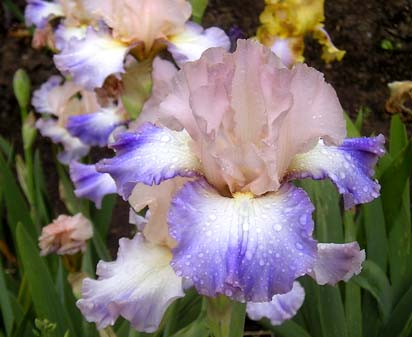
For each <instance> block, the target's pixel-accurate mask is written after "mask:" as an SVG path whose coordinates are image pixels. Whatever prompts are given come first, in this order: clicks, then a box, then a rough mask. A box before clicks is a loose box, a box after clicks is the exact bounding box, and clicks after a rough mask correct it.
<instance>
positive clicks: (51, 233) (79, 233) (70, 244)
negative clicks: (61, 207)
mask: <svg viewBox="0 0 412 337" xmlns="http://www.w3.org/2000/svg"><path fill="white" fill-rule="evenodd" d="M92 236H93V227H92V225H91V223H90V221H89V220H88V219H87V218H85V217H84V216H83V215H82V214H81V213H78V214H76V215H75V216H68V215H60V216H59V217H58V218H57V219H55V220H53V222H52V223H51V224H50V225H47V226H45V227H43V229H42V233H41V236H40V237H39V246H40V249H41V252H40V255H42V256H44V255H47V254H50V253H57V254H59V255H66V254H75V253H77V252H79V251H85V249H86V241H87V240H88V239H90V238H91V237H92Z"/></svg>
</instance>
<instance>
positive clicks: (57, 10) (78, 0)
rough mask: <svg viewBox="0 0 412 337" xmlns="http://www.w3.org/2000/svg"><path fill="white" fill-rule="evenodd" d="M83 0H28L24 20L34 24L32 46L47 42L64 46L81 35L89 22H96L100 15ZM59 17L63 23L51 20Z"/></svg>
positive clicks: (95, 23) (59, 48)
mask: <svg viewBox="0 0 412 337" xmlns="http://www.w3.org/2000/svg"><path fill="white" fill-rule="evenodd" d="M86 3H87V1H84V0H54V1H43V0H27V6H26V9H25V13H24V15H25V21H26V25H27V26H35V28H36V29H35V31H34V36H33V46H34V47H36V48H40V47H43V46H45V45H48V46H49V47H50V48H51V49H57V50H62V49H63V48H64V47H65V45H66V43H67V42H68V41H69V40H70V39H71V38H77V39H81V38H83V37H84V36H85V34H86V30H87V27H88V26H97V25H98V20H97V17H95V16H93V15H92V13H91V12H89V11H88V10H87V8H86V6H85V5H86ZM55 19H60V23H59V24H58V25H57V26H56V28H54V26H55V25H52V24H50V22H51V21H53V20H55Z"/></svg>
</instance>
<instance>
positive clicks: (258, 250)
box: [168, 178, 316, 302]
mask: <svg viewBox="0 0 412 337" xmlns="http://www.w3.org/2000/svg"><path fill="white" fill-rule="evenodd" d="M312 211H313V205H312V204H311V202H310V200H309V198H308V196H307V195H306V193H305V192H304V191H303V190H302V189H299V188H296V187H294V186H293V185H289V184H286V185H284V186H282V188H281V189H280V190H279V191H278V192H276V193H269V194H267V195H265V196H262V197H259V198H253V196H252V194H250V193H237V194H235V196H234V197H233V198H225V197H222V196H220V195H219V194H218V193H217V191H216V190H215V189H214V188H213V187H211V186H210V185H209V184H208V183H207V182H206V180H204V179H203V178H199V179H197V180H196V181H193V182H188V183H186V184H185V185H184V186H183V187H182V189H181V190H180V191H179V192H177V194H176V195H175V197H174V199H173V200H172V205H171V208H170V211H169V215H168V223H169V231H170V235H171V236H172V238H174V239H175V240H176V241H177V246H176V247H175V248H174V249H173V250H172V251H173V260H172V262H171V265H172V267H173V269H174V270H175V271H176V274H177V275H179V276H182V277H185V278H189V279H190V280H191V281H193V283H194V285H195V287H196V288H197V290H198V291H199V293H201V294H203V295H206V296H217V295H219V294H224V295H226V296H228V297H231V298H232V299H235V300H238V301H253V302H264V301H270V300H271V299H272V297H273V295H275V294H280V293H286V292H288V291H290V290H291V288H292V285H293V282H294V280H295V279H296V278H297V277H299V276H302V275H304V274H306V273H307V272H308V270H309V271H310V270H311V269H312V268H313V264H314V262H315V257H316V241H315V240H314V239H312V231H313V221H312V217H311V214H312Z"/></svg>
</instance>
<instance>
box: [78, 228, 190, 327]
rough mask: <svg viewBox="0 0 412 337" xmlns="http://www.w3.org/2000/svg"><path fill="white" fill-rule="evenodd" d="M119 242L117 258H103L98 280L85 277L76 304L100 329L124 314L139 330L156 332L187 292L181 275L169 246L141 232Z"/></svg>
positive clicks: (98, 267)
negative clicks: (147, 238) (173, 304)
mask: <svg viewBox="0 0 412 337" xmlns="http://www.w3.org/2000/svg"><path fill="white" fill-rule="evenodd" d="M119 243H120V247H119V251H118V255H117V259H116V261H113V262H104V261H100V262H99V264H98V265H97V272H96V274H97V275H98V276H99V278H98V280H92V279H86V280H84V282H83V289H82V299H80V300H79V301H78V302H77V306H78V307H79V308H80V310H81V312H82V313H83V315H84V316H85V317H86V319H87V320H88V321H89V322H95V323H96V324H97V327H98V328H99V329H102V328H104V327H106V326H108V325H113V324H114V322H115V320H116V319H117V318H118V317H119V316H122V317H124V318H125V319H127V320H128V321H130V323H131V325H132V326H133V327H134V328H135V329H136V330H139V331H145V332H153V331H155V330H156V329H157V327H158V326H159V323H160V321H161V319H162V317H163V314H164V312H165V311H166V309H167V307H168V306H169V304H170V303H171V302H173V301H174V300H175V299H177V298H179V297H182V296H184V293H183V288H182V279H181V278H180V277H178V276H176V274H175V273H174V271H173V269H172V268H171V267H170V265H169V262H170V259H171V253H170V251H169V250H168V249H167V248H164V247H161V246H157V245H153V244H151V243H149V242H147V241H145V240H144V239H143V237H142V236H141V235H139V234H137V235H136V236H135V237H134V238H133V239H132V240H129V239H126V238H123V239H120V242H119Z"/></svg>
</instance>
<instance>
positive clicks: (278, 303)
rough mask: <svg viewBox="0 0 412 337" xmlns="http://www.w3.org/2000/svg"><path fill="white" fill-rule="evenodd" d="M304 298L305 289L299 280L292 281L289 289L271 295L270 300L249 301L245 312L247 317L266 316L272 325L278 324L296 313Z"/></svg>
mask: <svg viewBox="0 0 412 337" xmlns="http://www.w3.org/2000/svg"><path fill="white" fill-rule="evenodd" d="M304 300H305V289H303V287H302V286H301V285H300V283H299V282H294V283H293V288H292V290H291V291H289V292H288V293H286V294H280V295H275V296H273V298H272V300H271V301H270V302H261V303H253V302H249V303H248V304H247V306H246V312H247V314H248V316H249V318H250V319H253V320H255V321H258V320H260V319H262V318H268V319H269V320H270V322H271V323H272V325H280V324H282V323H283V322H284V321H286V320H288V319H291V318H292V317H293V316H295V315H296V313H297V312H298V310H299V309H300V307H301V306H302V304H303V301H304Z"/></svg>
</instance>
